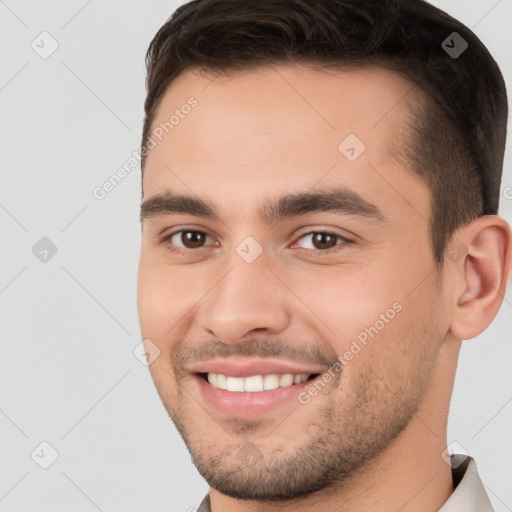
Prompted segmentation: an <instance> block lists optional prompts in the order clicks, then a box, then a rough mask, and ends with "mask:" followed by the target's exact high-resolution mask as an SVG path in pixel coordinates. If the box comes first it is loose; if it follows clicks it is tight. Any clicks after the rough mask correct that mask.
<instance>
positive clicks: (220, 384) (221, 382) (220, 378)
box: [208, 373, 227, 389]
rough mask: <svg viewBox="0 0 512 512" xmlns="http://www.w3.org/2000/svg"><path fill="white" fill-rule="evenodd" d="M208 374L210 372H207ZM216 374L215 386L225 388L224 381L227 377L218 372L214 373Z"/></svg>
mask: <svg viewBox="0 0 512 512" xmlns="http://www.w3.org/2000/svg"><path fill="white" fill-rule="evenodd" d="M208 375H210V374H208ZM215 375H217V387H218V388H219V389H226V381H227V378H226V376H225V375H221V374H220V373H219V374H215Z"/></svg>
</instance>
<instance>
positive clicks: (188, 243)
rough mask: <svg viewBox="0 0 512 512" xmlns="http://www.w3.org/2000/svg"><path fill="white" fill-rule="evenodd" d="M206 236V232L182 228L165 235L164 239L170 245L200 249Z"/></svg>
mask: <svg viewBox="0 0 512 512" xmlns="http://www.w3.org/2000/svg"><path fill="white" fill-rule="evenodd" d="M206 238H210V237H209V236H208V235H207V234H206V233H203V232H202V231H196V230H191V229H188V230H187V229H182V230H181V231H176V232H175V233H172V234H170V235H168V236H166V237H165V240H166V241H167V242H169V243H170V245H171V246H174V247H176V248H178V249H179V248H184V249H191V250H193V249H201V248H202V247H203V246H204V244H205V241H206Z"/></svg>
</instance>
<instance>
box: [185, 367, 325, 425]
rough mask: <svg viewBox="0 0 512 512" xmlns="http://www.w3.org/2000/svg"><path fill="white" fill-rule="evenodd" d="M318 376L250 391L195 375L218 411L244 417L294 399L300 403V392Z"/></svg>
mask: <svg viewBox="0 0 512 512" xmlns="http://www.w3.org/2000/svg"><path fill="white" fill-rule="evenodd" d="M317 378H318V377H315V378H314V379H310V380H306V381H304V382H300V383H299V384H292V385H291V386H287V387H285V388H277V389H268V390H266V391H256V392H250V391H227V390H226V389H219V388H214V387H213V386H212V385H211V384H210V383H209V382H207V381H206V380H204V379H203V378H202V377H200V376H199V375H196V376H195V379H196V381H197V383H198V385H199V389H200V392H201V394H202V396H203V397H204V399H205V400H206V401H207V402H208V403H209V404H211V405H212V406H213V407H214V408H215V409H216V410H217V411H219V412H220V413H222V414H225V415H227V416H244V417H250V416H258V415H260V414H264V413H265V412H268V411H271V410H272V409H275V408H277V407H279V406H280V405H283V404H286V403H287V402H290V401H292V400H295V401H296V402H297V403H298V404H300V402H299V398H298V396H299V394H300V393H301V392H302V391H304V390H305V389H306V388H308V387H309V386H310V385H311V384H312V383H313V382H315V381H316V379H317Z"/></svg>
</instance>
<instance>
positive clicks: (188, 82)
mask: <svg viewBox="0 0 512 512" xmlns="http://www.w3.org/2000/svg"><path fill="white" fill-rule="evenodd" d="M190 98H193V101H194V102H195V106H194V107H193V108H188V107H187V108H183V106H184V105H187V103H189V104H192V103H191V102H190ZM417 98H419V93H418V91H417V90H416V89H415V86H414V85H413V84H411V83H410V82H409V81H407V80H405V79H404V78H402V77H401V76H400V75H398V74H396V73H393V72H391V71H388V70H385V69H382V68H377V67H371V68H370V67H367V68H363V69H359V70H345V71H340V70H337V71H334V70H318V69H312V68H309V67H306V66H301V65H292V64H287V65H273V66H270V67H265V68H258V69H254V70H251V71H238V72H233V73H230V74H228V75H217V76H215V75H213V74H208V73H205V72H201V71H199V70H197V69H191V70H188V71H186V72H184V73H182V74H181V75H180V76H179V77H178V78H177V79H176V80H175V81H174V82H173V83H172V84H171V86H170V87H169V88H168V90H167V91H166V93H165V95H164V97H163V98H162V101H161V102H160V105H159V107H158V109H157V112H156V115H155V119H154V121H153V124H152V130H153V133H155V130H158V128H159V127H160V138H161V140H159V139H158V137H153V139H154V142H155V143H156V144H155V147H154V148H153V149H151V150H150V152H149V154H148V157H147V160H146V167H145V171H144V196H145V198H147V197H151V196H154V195H157V194H160V193H163V192H165V191H166V190H167V189H169V188H170V189H172V190H174V191H179V192H182V193H184V192H186V193H187V194H191V193H192V194H195V195H198V196H201V197H203V198H207V199H209V200H212V201H214V202H219V201H218V198H221V203H222V198H229V199H230V204H232V205H236V206H237V207H238V212H239V213H241V212H242V211H247V213H249V212H250V210H251V209H253V207H254V208H255V207H256V205H257V204H258V203H259V200H260V199H261V198H267V197H269V196H276V195H277V194H278V193H279V191H286V192H287V193H290V192H294V191H300V192H302V191H304V190H305V189H307V190H309V189H313V188H314V187H315V186H317V185H318V186H322V188H325V187H329V186H333V185H336V186H338V185H340V186H346V187H350V188H352V189H355V190H359V192H361V193H362V195H365V196H374V197H379V200H380V201H381V203H383V204H384V208H385V203H386V202H388V203H389V206H393V201H395V202H396V199H397V198H396V193H397V191H396V189H395V190H394V191H393V188H394V187H393V186H390V184H389V183H388V185H387V190H384V188H383V185H384V184H385V182H386V178H389V180H391V181H393V180H394V179H396V178H397V176H400V177H401V178H402V180H409V181H410V182H411V186H412V187H413V189H410V190H408V191H405V192H404V193H405V194H407V195H409V194H412V195H414V194H416V193H420V194H425V193H427V194H428V191H426V189H425V186H424V184H423V183H422V182H421V180H419V178H418V177H417V176H416V175H414V174H413V173H412V172H411V171H410V169H407V168H404V167H403V166H401V165H400V164H399V163H398V161H397V160H396V159H395V155H396V150H397V146H398V144H399V142H400V140H401V138H402V137H403V135H404V133H405V130H406V128H405V126H406V125H405V122H406V120H407V114H408V108H407V104H406V101H415V100H417ZM173 115H174V117H175V119H174V122H173V123H172V126H171V125H170V123H169V120H170V118H171V116H173ZM178 118H179V120H178ZM166 126H167V129H165V127H166ZM162 127H163V128H164V129H163V130H162ZM354 156H355V157H356V158H354ZM391 174H393V176H391ZM389 180H388V182H389ZM414 187H419V189H421V191H420V190H419V189H418V190H414ZM393 196H394V197H393ZM420 202H421V201H420ZM219 207H226V205H223V204H219ZM425 207H426V210H425V213H426V214H427V215H428V205H427V204H426V205H425Z"/></svg>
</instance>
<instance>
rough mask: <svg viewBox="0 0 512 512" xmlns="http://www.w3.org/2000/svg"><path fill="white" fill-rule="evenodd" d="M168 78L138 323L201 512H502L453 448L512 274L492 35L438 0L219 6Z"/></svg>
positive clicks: (146, 221) (148, 174)
mask: <svg viewBox="0 0 512 512" xmlns="http://www.w3.org/2000/svg"><path fill="white" fill-rule="evenodd" d="M147 66H148V78H147V87H148V93H147V98H146V103H145V112H146V118H145V124H144V133H143V141H142V143H143V146H142V149H143V151H142V154H143V155H144V160H143V203H142V208H141V219H142V224H143V240H142V249H141V258H140V267H139V281H138V308H139V317H140V324H141V331H142V335H143V338H144V339H145V344H146V347H147V351H148V353H150V354H152V353H156V354H157V355H158V357H155V358H154V361H153V362H152V363H151V365H150V371H151V375H152V378H153V380H154V382H155V385H156V387H157V390H158V393H159V395H160V397H161V399H162V402H163V404H164V406H165V407H166V409H167V411H168V413H169V415H170V416H171V418H172V420H173V421H174V423H175V425H176V427H177V429H178V430H179V432H180V434H181V435H182V437H183V439H184V441H185V443H186V444H187V447H188V449H189V450H190V452H191V454H192V457H193V461H194V463H195V465H196V467H197V469H198V470H199V472H200V473H201V475H202V476H203V477H204V478H205V479H206V481H207V482H208V484H209V486H210V492H209V494H208V495H207V496H206V497H205V498H204V500H203V501H202V503H201V505H200V507H199V510H200V511H207V510H211V511H213V512H220V511H249V510H251V511H252V510H258V511H273V510H280V511H291V510H301V511H303V510H307V511H308V512H313V511H316V510H322V511H324V510H333V511H334V510H343V511H344V512H352V511H361V510H381V511H399V510H400V511H429V512H430V511H432V512H433V511H437V510H442V511H443V512H453V511H464V512H470V511H478V512H482V511H488V510H492V508H491V505H490V502H489V499H488V497H487V495H486V492H485V490H484V488H483V485H482V483H481V481H480V480H479V477H478V473H477V471H476V466H475V462H474V460H473V459H472V458H470V457H468V458H465V457H463V456H455V457H453V458H452V461H451V465H450V464H448V463H447V460H448V462H449V458H448V457H447V455H446V425H447V415H448V409H449V402H450V396H451V391H452V387H453V381H454V377H455V370H456V366H457V357H458V353H459V349H460V345H461V340H467V339H470V338H474V337H475V336H478V335H479V334H480V333H481V332H482V331H484V330H485V329H486V328H487V327H488V326H489V324H490V323H491V322H492V320H493V318H494V317H495V315H496V314H497V312H498V310H499V308H500V305H501V303H502V300H503V295H504V293H505V291H506V286H507V283H508V280H509V278H510V274H511V268H512V265H511V254H512V251H511V249H512V238H511V231H510V227H509V225H508V224H507V222H506V221H505V220H504V219H502V218H501V217H500V216H498V215H497V210H498V201H499V186H500V179H501V173H502V164H503V154H504V145H505V129H506V128H505V127H506V119H507V103H506V92H505V86H504V82H503V78H502V76H501V73H500V71H499V69H498V66H497V64H496V63H495V61H494V60H493V59H492V57H491V56H490V54H489V53H488V51H487V50H486V48H485V47H484V46H483V44H482V43H481V42H480V41H479V40H478V38H477V37H476V36H475V35H474V34H473V33H472V32H471V31H470V30H469V29H467V28H466V27H465V26H463V25H462V24H461V23H459V22H458V21H456V20H454V19H453V18H451V17H449V16H448V15H446V14H445V13H443V12H441V11H440V10H438V9H436V8H434V7H432V6H430V5H429V4H427V3H426V2H424V1H422V0H403V1H398V0H395V1H386V2H384V1H381V2H376V1H375V0H373V1H370V0H319V1H315V2H307V1H305V0H261V1H258V2H247V1H246V0H244V1H241V0H203V1H196V2H190V3H188V4H186V5H183V6H182V7H180V8H179V9H178V10H177V11H176V12H175V13H174V15H173V16H172V17H171V19H169V20H168V21H167V23H166V24H165V25H164V26H163V27H162V28H161V29H160V30H159V32H158V33H157V35H156V36H155V38H154V40H153V41H152V43H151V46H150V48H149V51H148V54H147Z"/></svg>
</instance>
